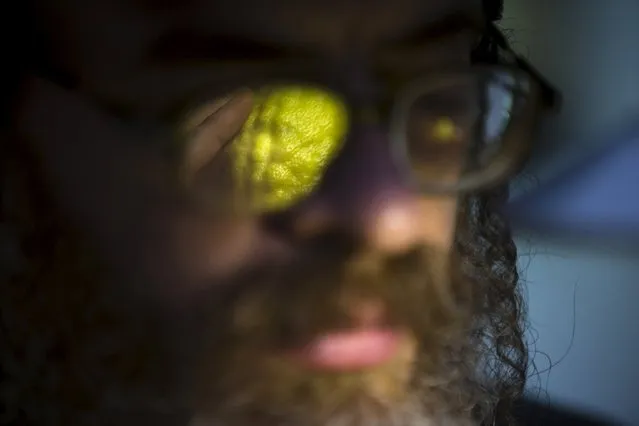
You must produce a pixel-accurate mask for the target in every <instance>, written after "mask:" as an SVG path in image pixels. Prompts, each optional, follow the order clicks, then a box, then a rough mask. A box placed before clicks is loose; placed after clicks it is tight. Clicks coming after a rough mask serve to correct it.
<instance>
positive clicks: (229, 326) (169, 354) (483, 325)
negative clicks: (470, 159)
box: [0, 162, 526, 426]
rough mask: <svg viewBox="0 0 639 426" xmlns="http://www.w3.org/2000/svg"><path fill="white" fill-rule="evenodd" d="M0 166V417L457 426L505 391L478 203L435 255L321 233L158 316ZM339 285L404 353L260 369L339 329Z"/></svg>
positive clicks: (507, 376)
mask: <svg viewBox="0 0 639 426" xmlns="http://www.w3.org/2000/svg"><path fill="white" fill-rule="evenodd" d="M8 163H9V162H7V166H8V167H6V168H5V172H7V174H6V175H5V176H4V177H5V178H6V179H5V185H6V186H5V188H3V192H4V193H6V194H9V195H14V196H15V197H7V198H6V200H8V202H7V204H6V205H4V206H3V222H4V223H5V224H7V225H11V227H12V229H13V230H14V231H15V233H14V235H15V240H14V241H12V243H15V245H16V247H18V248H19V249H20V250H19V252H20V254H21V255H22V257H21V262H22V265H21V267H20V268H17V269H16V270H15V271H14V272H12V273H11V274H8V275H6V276H3V281H2V287H1V289H0V300H1V302H0V303H1V305H0V306H1V309H2V322H3V323H2V326H3V329H2V336H1V337H0V343H1V345H2V348H3V354H2V369H3V374H4V375H5V377H4V380H3V382H2V385H1V387H0V391H1V393H0V395H1V396H0V398H1V401H2V406H3V415H4V416H5V418H4V419H0V420H2V421H3V424H5V423H8V424H12V423H10V422H16V423H15V424H20V425H74V424H82V425H85V424H86V425H88V424H95V425H110V424H118V425H129V424H131V425H133V424H135V425H137V424H158V425H164V424H166V425H177V424H193V425H197V426H200V425H203V426H208V425H240V426H242V425H253V424H255V425H264V426H270V425H273V426H279V425H291V426H293V425H309V426H320V425H331V426H332V425H336V426H341V425H362V426H363V425H376V424H379V425H382V424H384V425H397V426H412V425H415V426H416V425H428V424H433V425H448V424H450V425H465V424H476V423H479V422H481V421H482V420H484V419H488V418H491V417H492V416H493V415H494V410H493V408H494V407H495V405H496V403H497V402H498V401H499V400H500V399H503V400H507V399H509V398H510V397H512V396H517V394H518V393H519V392H520V391H521V388H522V385H523V380H524V378H525V367H526V365H525V364H526V357H525V348H524V346H523V342H522V338H521V334H522V329H521V324H520V321H521V316H520V314H521V309H522V307H521V304H520V300H519V297H518V291H517V276H516V271H515V269H514V268H515V267H514V263H515V257H514V248H513V246H512V240H511V239H510V236H509V235H508V233H507V228H503V227H502V228H500V227H499V226H500V223H501V222H499V220H498V216H496V215H495V214H494V213H491V209H490V206H489V205H487V204H485V203H484V204H482V202H481V200H480V202H479V203H475V204H471V203H470V202H469V203H467V204H465V207H464V208H463V209H462V210H461V212H460V221H459V222H460V225H459V230H458V238H457V240H458V241H457V244H456V247H455V250H454V251H453V253H452V255H451V254H448V253H440V252H438V251H437V250H434V249H432V248H428V247H424V248H422V249H420V250H418V251H415V252H412V253H407V254H405V255H403V256H400V257H397V258H392V259H389V258H375V257H370V256H362V255H360V254H358V251H357V247H355V246H353V245H351V244H350V243H349V242H348V241H344V240H342V239H340V237H338V236H328V237H326V238H324V239H322V240H321V241H314V242H311V243H309V245H310V246H309V247H308V250H307V252H308V253H311V254H310V255H309V256H307V257H305V258H300V259H297V260H296V261H295V262H294V263H291V264H287V265H266V266H264V267H262V268H258V269H256V270H253V271H249V272H247V274H246V275H243V276H238V277H236V278H235V280H234V282H232V283H227V285H226V286H224V288H225V289H227V290H224V291H221V290H219V289H218V290H216V291H211V294H210V296H207V297H202V298H201V301H200V303H199V304H198V305H197V306H195V305H194V306H193V307H192V309H189V310H188V312H183V311H182V312H176V311H171V312H170V313H167V312H166V311H164V310H163V309H162V307H161V306H157V305H154V304H153V303H152V302H150V301H149V300H139V299H136V298H135V297H129V298H127V295H125V294H120V293H118V294H115V292H114V291H113V287H112V286H109V285H107V284H106V283H107V281H106V280H105V277H106V275H105V274H104V272H103V270H102V269H101V265H100V262H99V261H98V259H96V258H95V257H94V256H92V255H91V250H90V249H89V246H88V245H87V244H86V241H84V239H83V237H82V236H81V235H77V234H76V233H75V231H74V230H73V228H72V227H70V226H69V224H67V223H65V222H64V220H63V219H62V218H60V217H59V216H57V215H56V214H55V209H54V206H53V205H52V204H50V203H49V201H48V199H47V197H46V194H45V193H41V192H39V191H38V190H37V188H41V186H40V185H37V184H36V182H37V179H35V180H34V178H33V176H32V175H31V174H30V173H28V170H29V168H28V167H15V166H17V165H19V166H24V163H20V162H17V163H16V164H13V165H12V164H8ZM471 205H474V206H475V209H474V210H472V209H470V206H471ZM45 212H46V214H45ZM505 249H507V250H506V254H508V256H505V255H504V250H505ZM118 288H122V287H121V286H118ZM344 295H356V296H372V297H377V298H380V299H382V300H383V301H385V302H386V304H387V305H388V307H389V321H390V322H391V323H392V324H393V325H396V326H399V327H404V328H405V329H407V330H409V331H410V333H411V335H412V336H413V338H414V342H415V346H416V348H417V356H415V357H414V358H411V357H406V358H401V357H400V359H399V360H397V361H396V362H393V363H389V364H388V365H385V366H383V367H379V368H377V369H373V370H371V371H369V372H366V373H358V374H350V375H348V374H347V375H339V376H335V375H326V374H309V373H308V372H305V371H300V370H296V369H295V368H292V367H290V366H288V365H285V364H282V363H277V362H270V361H267V360H268V359H269V357H268V356H267V354H268V353H269V350H270V349H272V348H275V347H281V346H286V345H287V344H294V343H299V342H302V341H303V339H304V338H307V337H308V336H312V335H314V334H316V333H318V332H322V331H325V330H327V329H331V328H339V327H340V326H342V325H344V324H345V320H346V319H345V316H344V315H343V313H342V311H340V300H341V298H342V297H343V296H344Z"/></svg>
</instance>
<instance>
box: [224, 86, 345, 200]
mask: <svg viewBox="0 0 639 426" xmlns="http://www.w3.org/2000/svg"><path fill="white" fill-rule="evenodd" d="M347 125H348V116H347V111H346V108H345V106H344V105H343V104H342V103H341V102H340V100H339V99H338V98H336V97H335V96H334V95H332V94H330V93H328V92H326V91H322V90H319V89H314V88H308V87H282V88H276V89H268V90H262V91H260V92H257V93H256V94H255V105H254V107H253V111H252V113H251V115H250V116H249V118H248V120H247V122H246V124H245V125H244V127H243V128H242V131H241V132H240V134H239V135H238V136H237V138H236V140H235V141H234V143H233V149H234V155H235V171H236V173H237V175H236V178H237V183H238V188H239V190H240V191H242V193H243V194H248V195H249V196H250V197H251V201H252V203H253V207H254V208H257V209H261V210H264V209H275V208H282V207H285V206H287V205H289V204H291V203H293V202H294V201H295V200H297V199H299V198H300V197H302V196H303V195H305V194H308V193H309V192H310V191H311V190H312V189H313V187H314V186H315V185H316V184H317V183H318V181H319V179H320V178H321V176H322V173H323V172H324V170H325V168H326V166H327V164H328V163H329V162H330V160H331V158H332V157H333V156H334V154H335V153H336V151H337V150H338V149H339V147H340V145H341V142H342V139H343V137H344V135H345V133H346V128H347Z"/></svg>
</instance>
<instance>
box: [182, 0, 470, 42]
mask: <svg viewBox="0 0 639 426" xmlns="http://www.w3.org/2000/svg"><path fill="white" fill-rule="evenodd" d="M219 3H220V4H217V3H213V2H210V1H207V0H196V2H195V3H194V4H192V5H191V7H190V8H188V10H189V15H190V16H188V18H187V19H188V20H189V22H190V23H191V24H192V25H195V26H206V25H208V24H210V23H211V21H212V20H213V21H214V22H215V25H216V26H217V27H218V28H219V30H220V31H223V32H225V33H227V34H230V35H233V34H241V35H243V36H245V37H250V38H254V39H258V40H260V41H263V42H270V43H278V44H287V45H291V44H299V45H305V46H316V47H318V48H323V47H326V48H331V49H339V48H340V47H341V48H343V49H348V48H349V47H352V48H357V47H362V46H366V45H374V44H377V43H380V42H383V41H386V40H392V39H394V38H398V37H402V36H404V35H406V34H410V33H411V32H414V31H417V30H418V29H419V28H421V27H427V26H429V25H430V24H436V23H437V22H438V21H440V20H441V19H443V18H445V17H447V16H450V15H453V14H459V13H463V14H469V15H479V14H480V13H481V7H480V1H478V0H392V1H389V0H325V1H317V0H282V1H278V2H274V1H271V2H267V1H263V0H239V1H232V2H231V1H228V2H219Z"/></svg>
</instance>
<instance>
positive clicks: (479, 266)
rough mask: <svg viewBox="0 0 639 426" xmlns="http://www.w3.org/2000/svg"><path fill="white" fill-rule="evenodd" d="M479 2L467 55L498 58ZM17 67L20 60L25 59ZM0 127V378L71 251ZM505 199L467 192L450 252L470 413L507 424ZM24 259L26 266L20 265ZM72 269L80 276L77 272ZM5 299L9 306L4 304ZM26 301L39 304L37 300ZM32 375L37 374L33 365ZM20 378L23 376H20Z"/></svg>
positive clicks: (12, 407)
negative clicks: (454, 259)
mask: <svg viewBox="0 0 639 426" xmlns="http://www.w3.org/2000/svg"><path fill="white" fill-rule="evenodd" d="M483 4H484V8H485V12H486V18H487V20H488V25H487V28H488V30H487V31H486V33H485V34H484V36H483V37H482V38H481V40H480V41H479V42H478V44H477V46H476V48H475V49H474V50H473V52H472V60H473V62H476V63H489V64H494V63H498V62H499V60H500V59H499V51H500V49H504V48H507V46H506V45H505V41H504V39H503V37H500V34H499V32H498V31H496V30H495V27H494V22H496V21H498V20H499V19H501V15H502V10H503V1H502V0H484V1H483ZM23 59H24V58H23ZM25 60H26V59H25ZM20 64H21V62H20V59H18V62H17V63H16V68H14V70H15V74H16V75H15V76H14V77H15V80H13V82H14V83H15V82H16V81H19V77H20V72H21V68H20V66H22V65H20ZM23 66H27V65H26V62H25V63H24V64H23ZM18 87H19V84H12V86H11V87H9V88H7V90H6V91H5V92H4V93H5V102H3V108H5V111H6V114H5V115H4V117H5V118H8V119H10V117H11V105H12V102H13V99H12V98H11V95H12V94H13V93H15V92H16V91H17V90H18ZM9 89H11V90H9ZM8 126H9V123H3V129H6V128H7V127H8ZM4 133H5V134H3V135H2V137H1V145H0V154H1V160H0V177H1V179H2V180H1V185H2V186H1V187H0V190H1V191H2V204H1V205H0V232H1V234H0V239H1V240H2V241H1V242H2V244H3V247H2V249H3V253H2V255H3V257H2V259H0V261H2V264H1V267H2V270H0V274H1V275H0V300H2V303H1V304H0V346H2V347H3V349H2V350H5V349H6V348H12V349H14V348H18V349H17V351H18V352H19V354H16V355H15V357H10V356H9V357H6V356H3V357H2V359H1V361H0V379H2V375H3V374H10V372H11V371H12V370H13V368H14V367H15V366H14V365H12V364H11V363H12V362H14V361H16V360H17V359H19V358H20V357H23V358H24V360H23V361H22V362H29V360H28V357H29V356H30V354H31V353H32V352H33V351H36V352H37V350H38V348H31V347H29V345H32V344H34V343H35V342H29V341H19V342H18V341H15V338H16V336H22V337H24V336H27V335H28V331H24V330H23V331H20V330H21V329H22V328H23V327H25V326H26V325H23V324H19V321H20V317H19V316H18V317H13V315H18V314H16V312H17V310H19V306H21V305H22V304H23V302H25V301H26V300H28V299H29V298H32V297H34V296H33V292H34V290H35V288H34V287H33V286H35V285H37V280H38V277H40V276H41V275H46V274H51V271H50V270H51V269H55V263H56V262H57V261H58V260H59V259H61V258H62V259H64V258H65V256H68V253H69V252H73V253H76V252H77V251H76V249H74V248H72V247H67V246H65V245H64V242H63V241H59V240H58V238H57V237H58V236H59V235H60V233H61V230H60V226H61V225H60V223H59V219H58V218H54V217H55V216H54V215H52V214H50V213H51V212H53V208H52V203H51V202H50V200H49V199H48V195H47V193H46V191H45V190H44V189H43V188H42V186H41V185H40V182H39V181H38V177H37V174H36V173H34V172H33V170H32V169H30V168H29V167H28V165H29V164H31V163H32V160H33V159H32V158H30V155H29V153H28V152H26V150H25V148H24V147H23V146H20V145H19V144H17V143H12V142H11V138H9V137H7V134H6V133H7V131H6V130H5V132H4ZM507 198H508V185H507V184H504V185H502V186H500V187H497V188H492V189H490V190H488V191H485V192H482V193H477V194H473V195H470V196H468V197H466V198H465V199H464V200H463V205H462V209H461V214H460V218H459V221H460V226H459V227H458V228H459V230H458V233H457V236H456V250H457V251H458V252H459V253H460V255H461V258H462V259H463V265H462V266H463V268H464V274H465V275H466V276H468V277H471V279H472V280H473V282H475V283H477V284H478V285H479V286H480V288H479V289H478V294H481V295H482V301H481V305H482V308H481V309H482V312H481V315H479V316H478V318H479V319H478V321H479V323H477V324H475V325H474V332H475V334H476V335H475V336H474V337H475V338H476V341H477V342H479V344H480V345H481V352H482V354H481V355H482V356H481V358H482V359H481V365H480V367H482V368H483V374H482V376H483V377H484V378H486V379H487V380H486V383H484V384H483V385H484V386H485V387H486V389H484V390H485V391H486V393H488V394H490V396H491V397H490V398H487V399H486V403H485V404H482V405H480V406H478V407H476V411H477V416H476V418H478V419H480V420H481V421H482V423H483V424H485V425H493V424H502V423H503V424H510V422H511V421H512V419H511V418H510V407H511V404H512V402H513V401H514V400H515V399H517V398H518V397H519V396H520V395H521V394H522V392H523V388H524V385H525V381H526V375H527V367H528V351H527V347H526V344H525V341H524V336H523V334H524V325H525V323H524V321H525V304H524V301H523V298H522V294H521V289H520V280H519V275H518V270H517V248H516V245H515V243H514V241H513V238H512V235H511V231H510V228H509V226H508V223H507V221H506V220H505V218H504V217H503V216H502V215H501V214H500V213H499V210H500V209H499V207H500V206H501V205H502V204H503V203H504V202H505V201H506V200H507ZM13 247H17V248H19V250H18V251H17V252H15V253H14V252H10V251H7V248H13ZM24 264H28V265H29V267H28V268H24V269H20V267H21V266H22V265H24ZM47 269H49V271H47ZM18 271H20V272H18ZM24 271H26V272H24ZM78 273H79V274H82V271H79V272H78ZM87 297H89V296H87V295H78V296H77V300H78V302H77V303H82V300H87V299H86V298H87ZM7 303H11V304H12V305H14V306H12V307H11V308H9V307H8V305H7ZM25 305H29V306H31V302H25ZM33 306H42V301H40V303H36V304H34V305H33ZM30 314H32V315H38V314H37V313H33V312H31V313H30ZM30 314H29V313H27V314H26V315H30ZM34 362H35V361H34ZM42 367H44V366H43V365H39V366H37V368H42ZM37 368H36V369H37ZM32 373H33V374H39V373H38V371H33V372H32ZM24 380H30V378H29V377H25V378H24ZM0 381H1V380H0ZM19 385H20V384H18V385H16V386H18V387H19ZM23 385H24V386H27V385H28V383H23ZM0 392H2V393H0V423H2V424H16V425H18V424H25V422H24V418H23V416H24V415H25V414H26V413H25V410H27V409H28V406H29V405H28V403H25V402H23V401H24V398H25V396H24V395H22V396H19V398H22V399H21V400H20V401H21V402H17V401H16V400H13V399H12V398H15V397H16V395H15V394H16V393H18V394H19V393H20V392H23V391H22V390H20V389H16V388H15V386H14V388H13V389H12V392H13V395H9V394H7V393H6V392H7V389H6V388H3V387H0ZM12 422H15V423H12Z"/></svg>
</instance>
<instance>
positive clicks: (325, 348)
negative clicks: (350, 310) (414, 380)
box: [291, 329, 401, 371]
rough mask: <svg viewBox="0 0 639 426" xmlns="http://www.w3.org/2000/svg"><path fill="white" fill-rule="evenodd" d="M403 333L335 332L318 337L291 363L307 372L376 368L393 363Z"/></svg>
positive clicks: (370, 330) (297, 354)
mask: <svg viewBox="0 0 639 426" xmlns="http://www.w3.org/2000/svg"><path fill="white" fill-rule="evenodd" d="M400 340H401V333H399V332H397V331H394V330H385V329H355V330H344V331H335V332H330V333H326V334H323V335H321V336H318V337H316V338H315V339H313V340H312V341H310V342H309V343H308V344H307V345H305V346H304V347H303V348H302V349H300V350H297V351H294V352H293V353H292V357H291V358H292V360H293V361H295V362H299V363H301V364H303V365H304V366H306V367H308V368H313V369H319V370H333V371H350V370H359V369H364V368H369V367H374V366H377V365H380V364H383V363H385V362H387V361H389V360H390V359H392V358H393V357H394V356H395V355H396V354H397V352H398V350H399V344H400Z"/></svg>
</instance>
